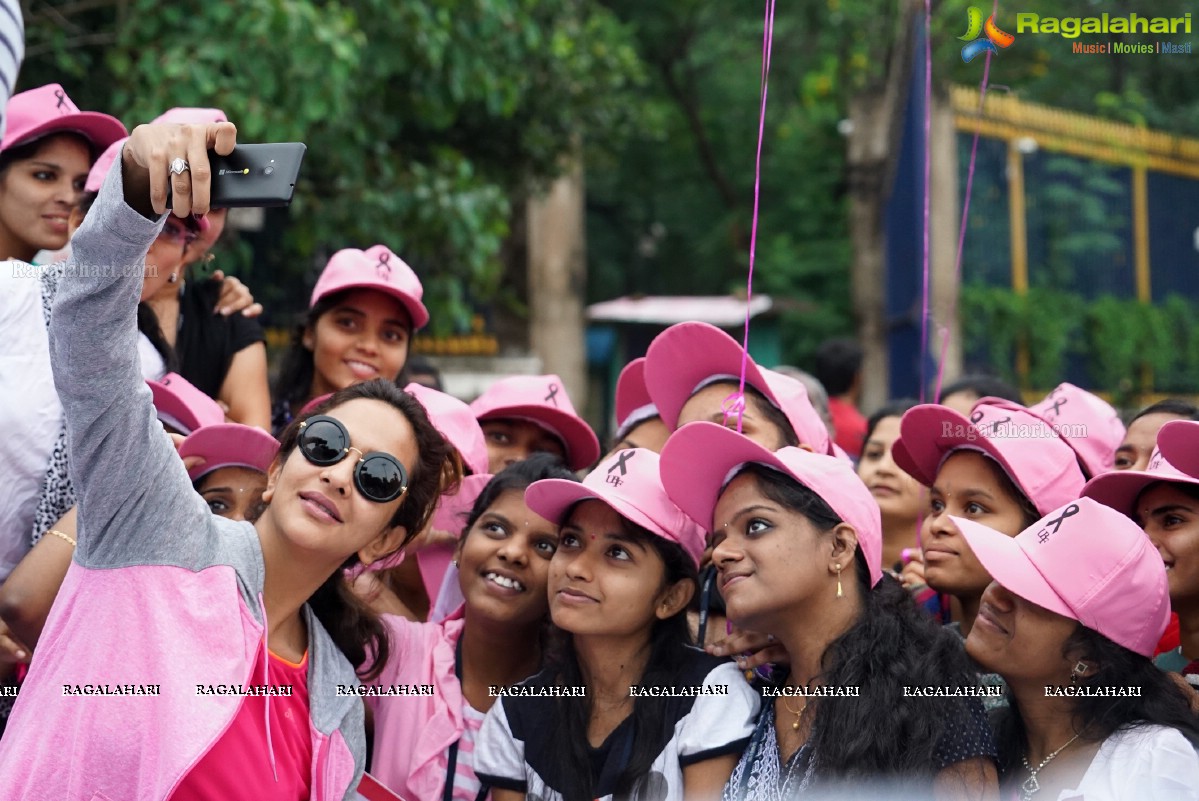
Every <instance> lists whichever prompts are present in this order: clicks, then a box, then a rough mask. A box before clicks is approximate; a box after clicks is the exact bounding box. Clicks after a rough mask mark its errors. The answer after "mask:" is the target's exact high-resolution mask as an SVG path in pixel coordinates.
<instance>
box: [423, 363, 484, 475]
mask: <svg viewBox="0 0 1199 801" xmlns="http://www.w3.org/2000/svg"><path fill="white" fill-rule="evenodd" d="M404 391H405V392H407V393H408V394H409V395H411V396H412V397H414V398H416V399H417V400H418V401H420V405H421V406H424V407H425V412H426V413H428V415H429V419H430V420H431V421H432V422H433V427H434V428H436V429H437V430H438V431H440V432H441V436H443V437H445V439H446V442H448V443H450V444H451V445H453V446H454V447H455V448H456V449H457V450H458V455H459V456H461V457H462V463H463V464H465V465H466V466H467V467H468V468H470V471H471V473H474V474H479V473H486V472H487V468H488V458H487V440H486V439H484V438H483V429H482V428H480V427H479V421H478V420H476V419H475V413H474V412H473V411H471V408H470V407H469V406H467V405H466V404H465V403H463V402H462V401H460V400H458V399H457V398H455V397H454V396H453V395H447V394H446V393H444V392H438V391H437V390H435V389H429V388H428V387H426V386H422V385H421V384H416V383H413V384H409V385H408V386H406V387H404Z"/></svg>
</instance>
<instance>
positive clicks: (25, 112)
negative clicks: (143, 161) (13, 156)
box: [0, 83, 129, 152]
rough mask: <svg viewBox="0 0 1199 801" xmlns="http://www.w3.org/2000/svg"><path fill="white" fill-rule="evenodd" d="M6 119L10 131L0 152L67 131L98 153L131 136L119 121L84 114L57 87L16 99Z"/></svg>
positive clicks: (12, 101)
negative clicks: (88, 144) (81, 138)
mask: <svg viewBox="0 0 1199 801" xmlns="http://www.w3.org/2000/svg"><path fill="white" fill-rule="evenodd" d="M5 116H6V117H7V120H8V128H7V130H6V131H5V133H4V139H3V140H2V141H0V152H2V151H5V150H8V149H9V148H10V147H16V146H17V145H23V144H25V143H27V142H32V141H33V140H34V139H38V138H40V137H43V136H47V135H48V134H52V133H62V132H63V131H71V132H73V133H77V134H79V135H81V136H83V137H84V138H85V139H87V140H88V141H89V142H91V143H92V147H93V148H95V150H96V151H99V150H103V149H104V148H106V147H108V146H109V145H110V144H112V143H113V142H115V141H116V140H118V139H120V138H121V137H123V136H128V135H129V131H127V130H125V126H124V125H122V124H121V121H120V120H118V119H117V118H116V117H112V116H109V115H108V114H101V113H100V112H98V111H80V110H79V107H78V106H76V105H75V103H74V102H73V101H72V100H71V98H69V97H67V93H66V92H65V91H63V88H62V86H60V85H59V84H56V83H48V84H46V85H45V86H39V87H38V88H36V89H30V90H29V91H27V92H21V93H20V94H17V95H13V96H12V98H10V99H9V101H8V107H7V110H6V111H5ZM93 152H94V151H93Z"/></svg>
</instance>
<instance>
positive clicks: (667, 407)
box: [645, 322, 835, 455]
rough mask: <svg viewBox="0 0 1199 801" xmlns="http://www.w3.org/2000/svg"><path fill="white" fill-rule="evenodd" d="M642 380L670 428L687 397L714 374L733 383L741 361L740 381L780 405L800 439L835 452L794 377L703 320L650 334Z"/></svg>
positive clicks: (817, 448) (676, 422) (674, 425)
mask: <svg viewBox="0 0 1199 801" xmlns="http://www.w3.org/2000/svg"><path fill="white" fill-rule="evenodd" d="M645 359H646V362H645V384H646V387H647V388H648V389H649V395H650V397H651V398H652V399H653V402H654V403H655V404H656V405H657V407H658V413H659V414H661V416H662V420H663V422H665V423H666V425H667V427H669V428H670V429H672V430H673V429H676V428H678V425H679V412H681V411H682V409H683V406H684V404H686V403H687V399H688V398H690V397H691V396H692V395H694V394H695V393H696V391H697V390H699V389H700V388H701V387H703V386H705V385H707V384H710V383H713V380H714V379H726V380H729V381H732V382H733V383H738V382H739V381H740V376H741V365H742V363H744V365H745V383H746V384H748V385H749V386H751V387H753V388H754V389H756V390H758V391H759V392H761V393H762V394H763V395H765V396H766V399H767V400H768V401H770V403H772V404H774V406H776V407H777V408H779V409H780V410H782V412H783V414H784V415H785V416H786V418H787V420H788V421H789V422H790V423H791V427H792V428H793V429H795V434H796V436H798V437H799V442H800V444H801V445H808V446H810V447H811V448H812V449H814V450H815V451H816V452H817V453H827V454H829V455H835V452H834V451H833V449H832V439H831V438H830V437H829V435H828V428H827V427H826V426H825V425H824V421H823V420H821V419H820V415H819V414H817V412H816V410H815V409H814V408H813V407H812V402H811V401H810V400H808V390H807V387H805V386H804V385H803V382H802V381H799V380H798V379H795V378H791V377H789V376H785V375H783V374H782V373H776V372H775V371H773V370H766V369H763V368H761V367H758V365H757V363H756V362H754V360H753V359H752V358H750V357H749V356H748V355H747V354H745V353H744V351H743V350H742V348H741V345H740V344H738V343H737V341H736V340H735V339H733V338H732V337H731V336H729V335H728V334H726V333H725V332H723V331H721V330H720V329H719V328H717V327H716V326H714V325H710V324H708V323H699V322H688V323H678V324H676V325H672V326H671V327H670V328H667V329H666V330H665V331H663V332H662V333H661V334H658V336H656V337H654V341H653V342H651V343H650V346H649V351H648V353H646V355H645Z"/></svg>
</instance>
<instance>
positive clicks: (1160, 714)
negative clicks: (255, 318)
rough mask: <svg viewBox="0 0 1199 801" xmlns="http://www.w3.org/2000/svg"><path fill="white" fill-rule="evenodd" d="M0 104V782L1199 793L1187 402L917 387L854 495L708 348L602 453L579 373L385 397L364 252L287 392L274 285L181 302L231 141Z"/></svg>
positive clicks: (651, 383)
mask: <svg viewBox="0 0 1199 801" xmlns="http://www.w3.org/2000/svg"><path fill="white" fill-rule="evenodd" d="M64 109H65V110H64ZM7 117H8V134H7V135H6V138H5V140H4V142H3V144H2V145H0V245H2V246H3V247H5V248H6V249H7V256H8V257H10V258H12V259H14V260H15V261H14V262H12V265H13V269H12V270H11V271H10V272H11V273H12V278H9V279H6V282H7V283H6V286H7V285H8V284H9V283H11V289H12V290H13V291H12V292H11V293H5V296H4V299H3V300H2V301H0V304H3V306H4V314H3V315H0V325H3V326H4V330H5V331H6V332H7V331H14V332H19V333H20V334H21V337H20V338H14V340H13V341H14V343H16V344H14V345H13V346H12V347H11V348H9V353H11V354H12V355H11V356H10V355H9V353H6V354H5V358H6V359H9V358H12V359H14V360H16V359H20V361H19V362H17V361H13V362H12V364H19V365H20V369H21V370H23V371H25V372H22V373H21V376H22V378H21V381H22V382H24V383H23V385H22V386H23V389H22V390H21V391H22V393H24V394H27V393H36V394H32V395H28V397H30V398H37V399H39V400H38V405H37V406H36V408H33V409H25V410H22V409H18V408H16V406H15V405H13V406H9V405H8V404H6V408H5V409H4V412H3V413H4V414H5V415H6V416H15V417H14V419H17V420H18V423H19V425H15V426H14V430H15V431H16V432H18V433H19V434H20V435H21V437H18V438H14V439H13V440H12V442H9V443H6V444H5V448H6V453H7V448H9V447H13V445H14V444H15V445H16V446H17V450H19V451H20V453H19V454H14V461H13V462H12V464H14V465H20V466H21V467H20V469H19V470H18V471H17V473H15V474H14V475H13V477H12V480H11V481H10V482H8V483H9V485H10V486H9V488H8V489H7V490H6V492H9V493H10V494H9V495H8V496H6V497H7V503H6V505H5V506H4V508H3V509H0V513H3V514H4V515H5V516H4V517H3V518H0V524H2V527H0V535H2V536H3V538H4V542H3V546H4V548H3V552H2V554H0V555H3V556H4V557H5V558H6V559H8V560H9V561H8V563H6V565H5V576H4V577H3V578H4V582H3V585H2V586H0V616H2V617H3V619H4V621H5V624H6V625H5V627H4V629H3V631H2V632H0V668H3V669H4V671H5V672H6V674H7V676H8V689H9V691H7V692H6V693H5V694H4V695H5V697H7V698H8V699H9V700H13V699H15V704H12V705H11V715H10V716H9V717H8V723H7V728H6V730H5V732H4V735H3V737H2V738H0V786H3V787H4V788H6V789H5V794H6V797H12V798H30V799H55V800H56V801H57V800H58V799H76V798H78V799H88V800H90V799H118V798H120V799H124V798H133V799H139V800H140V799H147V800H148V799H172V801H192V800H193V799H217V798H221V799H226V798H253V799H308V798H312V799H353V798H355V797H356V794H357V793H359V792H360V791H361V792H362V793H364V794H374V793H376V792H379V791H378V790H376V789H374V788H377V787H380V786H381V787H383V788H387V789H388V790H390V791H391V792H393V793H394V794H395V796H398V797H400V798H404V799H407V800H408V801H448V800H449V799H459V800H461V801H480V800H481V799H484V798H487V797H490V798H492V799H494V800H495V801H519V799H529V800H530V801H531V800H532V799H538V800H539V801H551V800H555V799H562V801H589V800H593V799H605V800H606V799H644V800H645V801H651V800H652V801H683V799H688V800H690V799H695V800H697V801H703V800H704V799H713V800H715V799H729V800H730V801H732V800H733V799H736V800H737V801H757V800H758V799H763V801H773V800H774V799H778V800H779V801H783V800H784V799H792V798H860V797H883V795H885V796H886V797H898V798H913V799H915V798H936V799H959V798H964V799H996V798H1001V797H1002V798H1021V799H1024V801H1047V800H1050V801H1051V800H1052V799H1065V798H1078V797H1081V798H1086V799H1088V801H1096V800H1097V799H1131V798H1138V799H1139V798H1146V799H1159V798H1160V799H1195V798H1199V756H1197V755H1196V747H1197V746H1199V719H1197V718H1196V712H1195V710H1196V708H1199V701H1197V699H1199V696H1197V695H1196V691H1195V686H1196V684H1199V457H1197V456H1196V454H1199V447H1197V446H1199V422H1196V420H1197V419H1199V414H1197V412H1196V409H1195V408H1194V407H1192V406H1189V405H1187V404H1185V403H1183V402H1180V401H1170V402H1165V403H1160V404H1157V405H1155V406H1153V407H1150V408H1148V409H1146V410H1144V411H1143V412H1142V413H1141V414H1139V415H1137V416H1136V418H1135V419H1134V420H1133V421H1132V423H1131V425H1130V426H1129V428H1128V430H1127V431H1125V429H1124V426H1123V425H1122V424H1121V423H1120V421H1119V418H1118V416H1117V415H1116V412H1115V410H1113V409H1112V408H1111V407H1110V406H1108V405H1107V404H1105V403H1104V402H1103V401H1101V400H1100V399H1099V398H1097V397H1096V396H1094V395H1092V394H1090V393H1087V392H1084V391H1082V390H1080V389H1078V388H1077V387H1073V386H1071V385H1069V384H1063V385H1062V386H1060V387H1058V388H1057V389H1055V390H1054V391H1053V392H1051V393H1050V394H1049V395H1048V396H1047V397H1046V398H1045V399H1043V400H1042V401H1040V402H1039V403H1036V404H1032V405H1030V406H1028V407H1025V406H1023V405H1021V404H1020V403H1018V402H1016V401H1015V400H1014V399H1011V398H997V397H991V396H985V395H981V394H980V393H975V394H976V395H979V396H978V397H969V398H968V399H967V400H963V397H964V396H965V395H969V392H965V391H958V392H955V396H957V401H958V402H959V403H960V404H961V407H960V408H961V409H962V410H961V411H959V410H955V408H952V407H950V406H945V405H934V404H914V403H911V402H904V401H897V402H896V403H893V404H890V405H888V406H886V407H885V408H884V409H882V410H881V411H879V412H878V413H876V414H875V415H874V416H873V417H871V418H870V419H869V421H868V423H867V426H866V430H865V436H864V438H863V441H862V442H861V443H860V445H861V458H860V459H859V460H858V461H857V463H856V464H855V463H854V462H853V461H851V459H850V458H849V457H848V456H847V454H846V452H845V451H844V450H842V449H841V447H839V446H838V445H837V444H836V442H835V440H834V437H833V436H832V435H831V434H830V431H829V429H828V427H827V425H826V423H825V420H824V419H823V418H822V416H821V415H820V414H819V413H818V412H817V411H816V409H815V408H813V404H812V403H811V401H810V400H809V394H808V390H807V388H806V386H805V384H804V383H803V382H802V381H801V380H799V379H797V378H794V377H792V376H790V375H786V374H783V373H780V372H776V371H774V370H770V369H766V368H764V367H761V366H759V365H758V364H757V363H755V362H754V360H753V359H752V358H749V357H748V356H747V355H746V354H745V353H743V351H742V348H741V346H740V345H739V344H738V343H737V342H736V341H735V340H733V339H732V338H731V337H730V336H728V335H727V334H725V333H724V332H722V331H720V330H719V329H717V328H715V327H713V326H710V325H707V324H705V323H700V322H690V323H683V324H680V325H676V326H672V327H671V328H669V329H667V330H666V331H665V332H663V333H662V334H661V335H659V336H658V337H657V338H656V339H655V340H654V341H653V343H652V344H651V345H650V347H649V348H648V351H647V353H646V354H645V357H644V358H643V359H638V360H635V361H634V362H632V363H630V365H629V366H628V367H627V368H626V369H625V371H624V372H623V373H622V375H621V379H620V382H619V384H618V388H617V397H616V410H617V417H618V420H617V423H618V426H617V435H616V437H615V439H614V443H615V444H614V447H613V448H612V449H611V450H610V451H609V452H608V453H607V455H605V456H603V457H602V458H601V456H600V454H601V447H600V443H599V440H598V438H597V437H596V435H595V433H594V431H593V430H592V429H591V427H590V426H589V425H588V424H587V423H586V421H585V420H584V419H583V418H582V417H581V416H580V415H579V414H578V412H577V411H576V409H575V407H574V406H573V404H572V402H571V399H570V398H569V397H568V395H567V392H566V389H565V387H564V385H563V384H562V381H561V380H560V379H559V378H558V377H557V376H553V375H545V376H512V377H508V378H505V379H503V380H501V381H498V382H497V383H495V384H494V385H493V386H492V387H490V388H489V389H488V390H487V391H486V392H484V393H483V395H481V396H480V397H479V398H477V399H474V400H473V402H472V403H471V404H470V405H469V406H467V405H466V404H465V403H463V402H461V401H458V400H456V399H453V398H450V397H449V396H446V395H444V394H443V393H440V392H438V391H436V390H431V389H427V388H425V387H421V386H417V385H408V386H406V388H405V389H401V388H400V387H401V386H405V385H406V384H407V382H406V381H405V380H404V379H403V378H402V374H403V372H404V367H405V363H406V361H407V357H408V352H409V348H410V343H411V340H412V337H413V336H414V335H415V333H416V332H417V331H418V330H419V329H420V328H421V327H423V326H424V325H425V324H426V323H427V322H428V319H429V314H428V311H427V310H426V309H425V307H424V305H423V304H422V288H421V283H420V280H419V277H418V276H417V275H416V274H415V273H414V272H413V271H412V270H411V269H410V268H409V267H408V266H407V265H406V264H405V263H404V262H403V260H402V258H401V257H400V256H399V255H398V254H396V253H395V252H394V251H392V250H391V249H389V248H388V247H387V246H385V245H382V244H376V245H373V246H370V247H367V248H365V249H361V250H359V249H355V248H347V249H344V250H341V251H339V252H337V253H336V254H334V256H333V257H332V258H331V259H330V261H329V263H328V265H327V266H326V267H325V269H324V271H323V272H322V273H321V275H320V278H319V279H318V281H317V283H316V285H315V287H314V289H313V292H312V296H311V302H310V308H309V310H308V314H307V316H306V318H305V319H304V321H303V322H302V323H301V324H300V325H298V326H297V328H296V330H295V333H294V337H293V341H292V344H291V347H290V350H289V351H288V353H287V354H286V357H285V360H284V364H283V368H282V370H281V372H280V376H279V380H278V381H277V382H276V385H275V387H274V392H273V403H269V404H268V400H267V398H268V395H267V393H266V390H265V356H264V351H263V349H262V341H261V338H260V336H259V335H255V334H254V333H253V331H252V326H251V327H247V324H246V320H247V319H249V318H246V317H245V316H244V315H240V314H238V315H229V316H226V315H219V314H214V312H216V311H219V310H228V309H233V310H235V311H237V310H248V311H250V312H251V313H252V312H254V311H256V308H255V304H254V303H253V300H252V298H251V297H250V296H249V293H248V292H246V291H245V288H244V287H242V286H240V285H239V284H236V283H233V282H230V281H218V282H216V283H208V279H199V280H197V279H196V278H190V279H189V278H186V277H185V276H186V275H187V273H186V270H187V266H188V265H189V264H194V263H197V262H198V261H200V260H202V259H203V256H204V252H205V251H206V249H207V247H208V246H210V245H211V244H212V242H213V241H214V240H215V238H216V237H217V236H219V233H220V227H221V225H222V223H223V220H222V219H221V218H220V216H219V214H216V213H212V212H211V210H210V209H209V208H208V202H209V201H208V199H209V185H208V174H209V173H208V170H207V158H208V157H207V152H208V151H209V150H210V149H214V150H216V151H217V152H218V153H227V152H229V151H230V150H231V149H232V147H233V146H234V144H235V139H236V130H235V128H234V126H233V125H232V124H231V123H229V122H227V121H225V119H224V115H223V114H221V113H220V112H219V111H217V110H214V109H190V110H180V109H175V110H172V111H171V112H168V113H167V114H164V115H163V117H162V118H160V119H159V120H157V121H156V122H155V124H152V125H147V126H140V127H137V128H135V129H134V131H133V133H132V134H131V135H128V136H127V135H126V134H127V132H126V130H125V128H124V126H122V125H121V124H120V123H119V122H118V121H117V120H115V119H114V118H111V117H107V116H105V115H101V114H96V113H93V112H83V111H79V110H78V109H76V108H74V106H73V104H70V101H69V98H67V97H66V95H65V92H63V90H62V89H61V87H57V86H50V87H42V88H40V89H35V90H32V91H31V92H29V93H25V94H23V95H18V96H17V97H14V98H13V100H12V101H11V102H10V103H9V106H8V114H7ZM168 185H169V186H170V189H171V196H172V200H171V204H172V206H171V207H170V208H168V204H167V192H166V190H167V187H168ZM68 239H69V254H68V255H67V256H66V257H65V259H64V260H62V261H59V262H56V263H53V264H47V265H43V266H40V267H33V266H30V265H26V264H22V263H20V262H29V261H31V260H32V259H34V258H35V256H36V254H37V253H38V252H39V251H41V250H46V251H58V250H62V249H63V248H64V247H65V246H67V245H68ZM22 288H24V290H23V291H24V293H25V294H24V295H21V294H20V292H21V291H22ZM10 297H12V298H18V299H20V298H24V299H26V300H28V299H31V298H32V299H36V303H35V305H34V306H33V309H34V314H28V310H27V309H24V308H20V307H19V304H18V305H13V303H11V302H10V301H9V298H10ZM43 301H44V303H45V310H46V313H45V314H44V315H43V314H42V313H41V311H42V308H43V305H42V304H43ZM22 315H23V316H22ZM189 326H194V327H193V328H189ZM143 342H144V343H148V345H143V344H142V343H143ZM259 373H261V378H262V381H261V383H260V384H257V385H253V384H255V382H254V381H248V380H243V377H244V376H245V375H247V374H255V375H257V374H259ZM9 375H10V374H8V373H5V374H4V376H3V377H0V383H2V382H6V381H11V379H10V378H9ZM252 385H253V386H252ZM967 389H968V388H967ZM7 392H8V394H6V395H4V397H6V398H14V397H16V395H15V389H14V385H12V384H10V385H9V386H8V387H7ZM268 426H273V430H272V431H271V433H268V432H267V431H266V430H265V429H266V428H267V427H268ZM18 457H19V458H18ZM597 461H598V464H597ZM580 476H581V480H580ZM35 543H36V544H35ZM367 771H369V772H370V773H371V774H372V776H373V777H374V778H373V780H370V779H364V773H365V772H367ZM371 797H376V796H373V795H372V796H371Z"/></svg>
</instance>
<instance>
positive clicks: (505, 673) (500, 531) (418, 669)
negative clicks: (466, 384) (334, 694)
mask: <svg viewBox="0 0 1199 801" xmlns="http://www.w3.org/2000/svg"><path fill="white" fill-rule="evenodd" d="M550 478H555V479H562V480H565V481H572V482H573V481H575V478H574V476H573V475H572V474H571V473H570V471H569V470H567V469H566V467H564V466H563V465H562V464H561V463H560V462H558V461H557V460H556V459H554V458H553V457H551V456H549V455H548V454H540V455H536V456H533V457H531V458H529V459H526V460H524V461H521V462H517V463H516V464H514V465H512V466H511V467H509V468H507V469H506V470H504V471H503V472H501V473H500V474H499V475H497V476H495V477H494V478H492V479H491V480H490V481H488V482H487V485H486V486H485V487H484V488H483V491H482V492H481V493H480V494H479V495H478V497H477V499H476V500H475V502H474V505H473V507H472V508H471V509H469V515H468V516H467V518H466V521H465V523H466V525H465V527H464V528H463V529H462V531H461V539H460V540H458V543H457V547H456V548H455V553H454V557H455V560H456V562H457V564H458V566H459V568H460V569H459V570H458V571H457V573H456V574H455V578H456V581H457V583H458V586H459V588H460V590H461V597H463V598H464V599H465V602H464V603H463V604H461V605H460V606H459V607H457V608H456V609H455V610H454V612H453V614H451V615H450V616H449V618H448V619H446V620H443V621H440V622H437V623H416V622H413V621H411V620H407V619H405V618H402V617H399V616H397V615H384V616H383V618H382V619H383V624H384V625H385V626H386V627H387V630H388V632H389V634H390V636H391V638H392V641H393V643H394V646H395V647H394V648H393V649H392V652H391V654H392V655H391V657H390V658H389V659H388V661H387V664H386V665H385V666H384V667H383V671H382V673H380V675H379V678H378V679H377V682H378V683H379V684H380V685H383V686H388V685H413V684H431V685H433V687H434V693H435V694H434V695H432V696H425V697H421V698H419V699H417V698H388V697H385V696H384V697H380V696H368V697H367V699H366V703H367V709H368V710H369V711H371V712H372V713H373V714H374V749H373V753H374V757H373V761H372V763H371V774H372V775H373V776H374V777H375V778H377V779H378V780H379V781H380V782H382V783H383V784H384V785H386V786H387V787H389V788H391V789H393V790H395V791H396V792H397V793H399V794H400V795H401V796H402V797H404V798H406V799H408V801H442V799H445V798H451V799H453V801H476V799H479V798H480V796H484V795H485V794H486V790H485V789H483V790H482V792H480V782H479V779H478V777H477V776H476V775H475V768H474V766H475V759H474V756H475V752H476V742H477V740H478V736H479V728H480V726H481V725H482V723H483V716H484V715H485V714H486V713H487V711H488V710H490V709H491V707H492V705H494V704H495V700H496V699H495V697H494V696H492V695H491V694H490V693H489V692H488V687H489V686H490V685H492V684H496V685H503V684H510V683H514V682H517V681H520V680H521V679H524V678H527V677H528V676H531V675H532V674H533V673H536V672H537V670H538V668H540V666H541V646H542V640H543V638H544V634H545V629H546V624H547V622H548V620H547V619H548V616H549V603H548V601H547V599H546V581H547V578H548V575H549V564H550V559H551V558H552V557H553V555H554V551H555V550H557V547H558V526H557V524H556V523H553V522H551V521H549V520H546V519H545V518H543V517H541V516H540V515H538V514H537V513H536V512H533V511H532V510H530V509H529V507H528V505H527V504H526V503H525V489H526V488H527V487H528V486H529V485H530V484H532V483H533V482H535V481H540V480H543V479H550Z"/></svg>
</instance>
